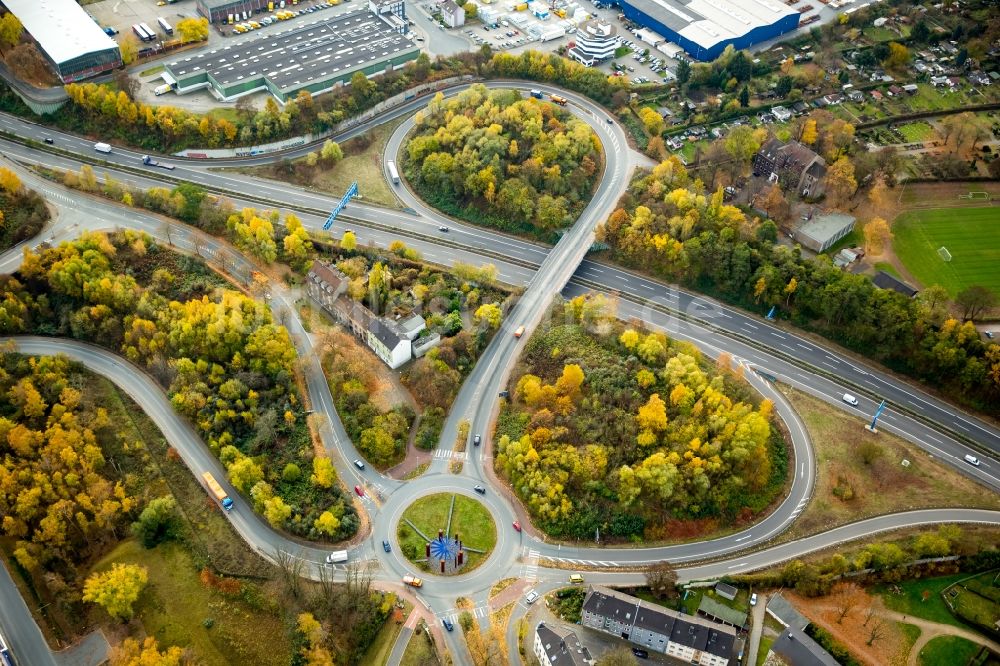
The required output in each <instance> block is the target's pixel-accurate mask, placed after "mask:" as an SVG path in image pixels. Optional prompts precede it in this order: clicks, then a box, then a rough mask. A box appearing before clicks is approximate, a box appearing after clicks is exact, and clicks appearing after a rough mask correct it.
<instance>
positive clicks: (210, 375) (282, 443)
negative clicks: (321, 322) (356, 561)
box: [0, 231, 357, 538]
mask: <svg viewBox="0 0 1000 666" xmlns="http://www.w3.org/2000/svg"><path fill="white" fill-rule="evenodd" d="M170 254H171V253H169V252H167V251H166V250H164V249H162V248H160V247H159V246H157V245H156V244H155V243H154V242H153V241H152V239H150V238H149V237H147V236H142V235H139V234H136V233H134V232H130V231H128V232H123V233H119V234H116V235H115V236H113V237H110V238H109V237H107V236H104V235H101V234H93V233H86V234H84V235H82V236H81V237H80V238H79V239H78V240H75V241H73V242H68V243H63V244H61V245H60V246H59V247H56V248H51V249H47V250H44V251H42V252H41V253H39V254H35V253H32V252H27V253H26V254H25V259H24V263H23V264H22V266H21V269H20V271H19V272H18V273H17V274H16V275H15V276H10V277H7V278H6V279H5V280H4V282H3V285H2V289H0V296H2V301H0V332H2V333H5V334H10V333H26V332H36V333H37V332H42V333H47V334H51V335H64V336H70V337H74V338H76V339H80V340H87V341H90V342H94V343H95V344H100V345H102V346H105V347H107V348H109V349H112V350H114V351H118V352H121V353H122V354H123V355H124V356H125V357H127V358H128V359H129V360H131V361H132V362H134V363H137V364H139V365H141V366H144V367H145V368H147V369H148V370H149V371H150V372H151V373H152V374H153V375H154V376H155V377H156V378H157V380H158V381H160V383H161V384H162V385H163V386H164V388H165V389H166V390H167V393H168V396H169V398H170V401H171V403H172V404H173V406H174V408H175V409H176V410H177V412H178V413H180V414H181V415H183V416H185V417H187V418H188V419H190V421H191V423H192V424H193V425H194V427H195V428H196V429H197V431H198V432H199V434H201V435H202V436H203V437H204V438H205V439H206V441H207V443H208V445H209V446H210V447H211V449H212V450H213V451H214V452H216V453H217V454H218V455H220V458H221V459H222V460H223V462H224V463H225V464H226V466H227V469H228V470H229V472H230V475H231V476H232V477H233V483H234V485H236V486H237V487H238V488H240V490H241V491H243V492H247V493H249V495H250V497H251V498H252V499H253V500H254V504H255V507H256V508H257V510H258V511H260V512H261V513H263V514H265V516H266V517H267V518H268V519H269V520H270V521H271V522H272V524H274V525H275V526H276V527H280V528H285V529H288V530H290V531H291V532H293V533H295V534H299V535H302V536H311V537H317V536H319V533H318V532H317V531H316V528H315V527H314V523H315V521H316V520H317V519H318V518H319V517H320V515H321V514H322V512H323V511H326V510H328V509H331V507H332V509H331V510H337V511H341V512H342V513H341V516H342V517H341V518H340V520H341V524H340V529H339V531H338V532H337V537H338V538H343V537H344V536H347V535H350V534H353V533H354V531H355V529H356V528H357V521H356V517H355V515H354V513H353V509H352V508H351V507H350V505H349V503H345V502H344V497H343V493H342V492H341V491H340V489H339V488H337V487H331V488H324V487H321V486H319V485H317V484H313V483H311V482H310V480H309V479H308V478H304V475H303V477H300V478H296V479H289V478H284V477H283V476H282V475H281V472H282V470H283V468H284V466H285V465H287V464H288V463H299V462H302V461H303V460H305V461H306V462H311V459H312V450H311V447H310V446H309V437H308V431H307V428H306V425H305V423H304V419H303V418H302V416H301V405H300V401H299V397H298V393H297V390H296V387H295V382H294V372H295V362H296V354H295V349H294V347H293V346H292V343H291V340H290V338H289V336H288V331H287V330H285V328H284V327H283V326H279V325H277V324H275V323H274V322H273V321H272V319H271V312H270V310H269V309H268V307H267V305H266V304H263V303H258V302H256V301H254V300H252V299H250V298H248V297H246V296H244V295H242V294H240V293H239V292H236V291H232V290H228V289H220V290H215V291H213V292H212V293H210V294H208V293H206V294H203V295H202V296H201V297H193V298H189V299H187V300H171V299H169V298H168V297H167V296H166V295H165V294H168V293H170V292H171V291H172V285H173V284H174V283H175V282H177V281H179V280H180V279H181V277H182V276H179V275H175V274H173V273H171V272H170V271H169V270H166V269H155V270H150V268H151V265H155V263H156V261H157V257H162V256H169V255H170ZM141 267H145V270H142V269H141ZM130 273H131V274H130ZM150 273H151V274H150ZM134 276H137V277H134ZM140 280H141V281H140ZM250 480H252V481H253V483H250ZM345 504H346V506H345ZM338 507H339V508H338Z"/></svg>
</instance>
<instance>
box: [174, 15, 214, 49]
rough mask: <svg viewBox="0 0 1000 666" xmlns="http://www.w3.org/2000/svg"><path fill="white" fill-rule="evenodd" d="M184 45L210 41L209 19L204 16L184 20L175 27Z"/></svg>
mask: <svg viewBox="0 0 1000 666" xmlns="http://www.w3.org/2000/svg"><path fill="white" fill-rule="evenodd" d="M174 29H175V30H176V31H177V34H178V35H179V36H180V38H181V42H182V43H185V44H186V43H188V42H203V41H205V40H207V39H208V19H207V18H205V17H204V16H201V17H189V18H183V19H181V20H180V21H178V22H177V25H175V26H174Z"/></svg>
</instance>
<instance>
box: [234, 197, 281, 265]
mask: <svg viewBox="0 0 1000 666" xmlns="http://www.w3.org/2000/svg"><path fill="white" fill-rule="evenodd" d="M227 225H228V226H229V229H230V230H231V231H232V232H233V242H235V243H236V246H237V247H239V248H241V249H243V250H246V251H247V252H249V253H250V254H251V255H253V256H255V257H257V258H258V259H260V260H261V261H263V262H264V263H268V264H269V263H271V262H272V261H274V260H275V259H277V258H278V246H277V244H276V243H275V241H274V226H273V225H272V224H271V221H270V220H268V219H265V218H263V217H260V216H259V215H258V214H257V211H255V210H254V209H252V208H244V209H243V212H242V213H241V214H239V215H231V216H230V217H229V220H228V221H227Z"/></svg>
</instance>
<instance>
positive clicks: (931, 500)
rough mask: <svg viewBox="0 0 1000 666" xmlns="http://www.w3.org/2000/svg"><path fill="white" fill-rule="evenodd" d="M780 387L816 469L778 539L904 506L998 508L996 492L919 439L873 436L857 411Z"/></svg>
mask: <svg viewBox="0 0 1000 666" xmlns="http://www.w3.org/2000/svg"><path fill="white" fill-rule="evenodd" d="M781 390H782V392H783V393H784V394H785V396H786V397H787V398H788V399H789V401H790V402H791V403H792V406H793V407H794V408H795V410H796V411H797V412H798V413H799V415H800V416H801V417H802V420H803V422H805V425H806V429H807V430H808V431H809V436H810V438H811V439H812V443H813V447H814V450H815V452H816V467H817V469H818V470H819V471H818V473H817V477H816V487H815V490H814V491H813V496H812V499H811V500H810V502H809V504H808V505H807V506H806V508H805V510H804V511H803V512H802V514H801V515H799V517H798V519H797V520H796V521H795V523H794V525H793V526H792V527H791V528H790V529H789V530H788V531H787V532H786V533H785V534H784V535H783V536H782V539H783V540H789V539H796V538H799V537H803V536H806V535H808V534H814V533H816V532H821V531H823V530H828V529H830V528H832V527H836V526H838V525H843V524H845V523H849V522H852V521H856V520H862V519H865V518H870V517H872V516H878V515H883V514H887V513H894V512H896V511H904V510H909V509H919V508H929V507H948V506H955V507H970V508H972V507H977V508H987V509H1000V497H997V495H995V494H994V493H986V492H983V489H982V486H980V485H979V484H977V483H976V482H975V481H973V480H971V479H969V478H967V477H965V476H963V475H961V474H959V473H958V472H957V471H955V470H953V469H951V468H950V467H948V466H946V465H943V464H941V463H939V462H938V461H936V460H935V459H934V457H933V456H931V455H929V454H928V453H926V452H924V451H923V450H922V449H920V448H918V447H917V446H915V445H913V444H910V443H909V442H907V441H905V440H903V439H902V438H899V437H896V436H895V435H891V434H889V433H887V432H885V431H882V432H880V433H879V434H878V435H873V434H872V433H870V432H868V431H867V430H865V429H864V423H865V422H864V421H863V420H862V419H861V418H860V417H859V416H856V415H853V414H848V413H847V412H844V411H843V410H841V409H838V408H836V407H833V406H832V405H828V404H827V403H825V402H822V401H820V400H817V399H816V398H813V397H812V396H809V395H807V394H805V393H802V392H800V391H797V390H795V389H791V388H788V387H786V386H782V387H781ZM903 460H908V461H909V465H908V466H906V467H904V466H903V465H902V461H903Z"/></svg>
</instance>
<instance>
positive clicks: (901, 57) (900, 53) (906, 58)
mask: <svg viewBox="0 0 1000 666" xmlns="http://www.w3.org/2000/svg"><path fill="white" fill-rule="evenodd" d="M909 62H910V50H909V49H908V48H906V47H905V46H903V45H902V44H900V43H899V42H889V53H888V55H887V56H886V57H885V60H883V61H882V64H883V65H884V66H885V68H886V69H902V68H903V67H905V66H906V65H907V64H908V63H909Z"/></svg>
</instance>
